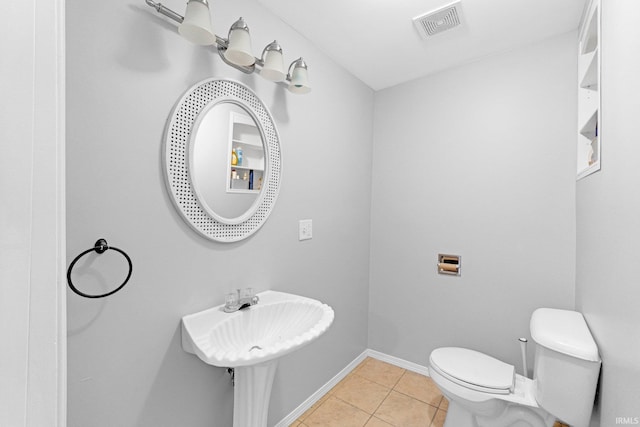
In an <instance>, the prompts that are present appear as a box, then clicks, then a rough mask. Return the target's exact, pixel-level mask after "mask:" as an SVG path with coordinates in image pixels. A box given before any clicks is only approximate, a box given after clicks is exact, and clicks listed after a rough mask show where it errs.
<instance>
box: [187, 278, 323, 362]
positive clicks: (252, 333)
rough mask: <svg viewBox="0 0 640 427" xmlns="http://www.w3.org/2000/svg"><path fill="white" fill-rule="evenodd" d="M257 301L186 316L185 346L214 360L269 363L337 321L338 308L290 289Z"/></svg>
mask: <svg viewBox="0 0 640 427" xmlns="http://www.w3.org/2000/svg"><path fill="white" fill-rule="evenodd" d="M258 296H259V297H260V302H259V303H258V304H256V305H254V306H251V307H248V308H245V309H243V310H239V311H236V312H234V313H225V312H224V311H222V307H223V306H222V305H220V306H217V307H213V308H210V309H208V310H204V311H201V312H199V313H194V314H190V315H187V316H184V317H183V318H182V348H183V349H184V350H185V351H186V352H188V353H193V354H195V355H197V356H198V357H199V358H200V359H201V360H202V361H203V362H205V363H208V364H210V365H215V366H220V367H228V368H236V367H241V366H250V365H256V364H259V363H263V362H266V361H269V360H272V359H275V358H278V357H281V356H284V355H285V354H288V353H291V352H292V351H294V350H297V349H298V348H300V347H302V346H304V345H306V344H309V343H310V342H312V341H314V340H315V339H317V338H318V337H319V336H320V335H322V334H323V333H324V332H325V331H326V330H327V329H328V328H329V326H331V323H332V322H333V318H334V313H333V309H332V308H331V307H329V306H328V305H326V304H323V303H321V302H320V301H316V300H314V299H311V298H306V297H301V296H298V295H293V294H288V293H284V292H276V291H265V292H261V293H259V294H258Z"/></svg>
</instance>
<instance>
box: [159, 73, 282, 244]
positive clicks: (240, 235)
mask: <svg viewBox="0 0 640 427" xmlns="http://www.w3.org/2000/svg"><path fill="white" fill-rule="evenodd" d="M220 102H230V103H233V104H236V105H239V106H240V107H242V108H243V109H244V110H245V111H246V112H247V113H248V114H250V115H251V117H252V118H253V120H254V121H255V123H256V124H257V125H258V128H259V131H260V134H261V136H262V141H263V145H264V150H265V163H266V164H265V169H266V170H265V178H264V180H263V184H262V189H261V190H260V193H259V195H258V197H257V198H256V200H255V202H254V203H253V205H252V206H251V207H249V209H248V210H247V211H246V212H245V213H244V214H242V215H240V216H239V217H238V218H230V219H226V218H223V217H220V216H219V215H215V213H214V212H212V211H211V209H210V208H209V207H208V206H207V204H206V203H204V201H201V200H200V199H199V197H198V192H197V191H196V189H195V188H194V184H193V181H192V179H191V177H192V174H191V171H190V159H189V156H190V151H191V150H190V146H191V143H192V140H193V138H194V136H193V135H192V134H193V131H194V129H197V124H198V122H199V116H200V114H203V113H205V112H206V111H208V110H209V109H211V108H212V104H217V103H220ZM163 153H164V159H163V163H164V172H165V178H166V184H167V189H168V191H169V194H170V195H171V198H172V200H173V203H174V204H175V206H176V208H177V209H178V211H179V212H180V213H181V214H182V217H183V218H184V219H185V221H186V222H187V223H188V224H189V225H190V226H191V227H192V228H193V229H194V230H196V231H197V232H198V233H200V234H201V235H202V236H204V237H206V238H208V239H211V240H215V241H218V242H236V241H239V240H242V239H245V238H247V237H249V236H250V235H252V234H253V233H255V232H256V231H257V230H258V229H259V228H260V227H261V226H262V225H263V224H264V222H265V221H266V220H267V218H268V217H269V214H270V213H271V210H272V209H273V206H274V204H275V202H276V199H277V197H278V192H279V190H280V179H281V168H282V165H281V163H282V159H281V153H280V138H279V136H278V131H277V129H276V126H275V122H274V121H273V118H272V116H271V113H270V112H269V110H268V109H267V107H266V106H265V105H264V104H263V103H262V101H261V100H260V98H258V96H257V95H256V94H255V93H254V92H253V91H252V90H251V89H249V88H248V87H246V86H245V85H243V84H241V83H239V82H236V81H234V80H230V79H217V78H210V79H206V80H203V81H201V82H199V83H197V84H195V85H194V86H192V87H191V88H189V89H188V90H187V91H186V92H185V93H184V95H182V97H181V98H180V100H179V101H178V103H177V104H176V106H175V108H174V109H173V111H172V113H171V116H170V118H169V121H168V122H167V127H166V129H165V136H164V150H163Z"/></svg>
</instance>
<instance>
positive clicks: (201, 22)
mask: <svg viewBox="0 0 640 427" xmlns="http://www.w3.org/2000/svg"><path fill="white" fill-rule="evenodd" d="M178 32H179V33H180V35H181V36H182V37H184V38H185V39H187V40H189V41H190V42H191V43H195V44H199V45H212V44H214V43H215V42H216V36H215V34H214V33H213V29H212V28H211V14H210V13H209V6H208V4H207V3H206V2H203V1H201V0H189V3H187V10H186V11H185V14H184V20H183V21H182V23H181V24H180V26H179V27H178Z"/></svg>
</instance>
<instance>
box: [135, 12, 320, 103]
mask: <svg viewBox="0 0 640 427" xmlns="http://www.w3.org/2000/svg"><path fill="white" fill-rule="evenodd" d="M145 2H146V3H147V5H149V6H151V7H153V8H154V9H155V10H156V12H158V13H160V14H161V15H164V16H166V17H168V18H171V19H172V20H174V21H176V22H178V23H179V24H180V25H179V26H178V33H180V35H181V36H182V37H184V38H185V39H187V40H189V41H190V42H192V43H195V44H198V45H205V46H209V45H216V46H217V50H218V54H219V55H220V58H221V59H222V60H223V61H224V62H225V63H226V64H227V65H230V66H231V67H233V68H235V69H237V70H240V71H242V72H243V73H246V74H251V73H254V72H256V71H258V72H259V74H260V75H261V76H262V77H264V78H265V79H267V80H270V81H273V82H275V83H278V84H281V85H283V86H286V87H287V88H288V89H289V91H291V92H292V93H297V94H303V93H309V92H311V86H310V84H309V76H308V68H307V64H306V63H305V62H304V61H303V59H302V58H298V59H296V60H295V61H293V62H292V63H291V65H289V70H288V72H287V73H285V71H284V59H283V54H282V47H281V46H280V45H279V44H278V42H277V41H275V40H274V41H273V42H271V43H269V44H268V45H267V46H266V47H265V48H264V50H263V51H262V57H261V58H256V57H254V56H253V53H251V37H250V35H249V27H248V26H247V24H246V22H245V21H244V19H242V18H240V19H238V20H237V21H236V22H234V24H233V25H232V26H231V28H230V29H229V34H228V37H227V38H226V39H225V38H222V37H220V36H218V35H216V34H215V33H214V32H213V29H212V27H211V14H210V12H209V3H208V2H207V0H189V1H188V2H187V9H186V11H185V16H184V17H183V16H181V15H180V14H178V13H176V12H174V11H173V10H171V9H169V8H168V7H166V6H163V5H162V4H161V3H156V2H154V1H153V0H145Z"/></svg>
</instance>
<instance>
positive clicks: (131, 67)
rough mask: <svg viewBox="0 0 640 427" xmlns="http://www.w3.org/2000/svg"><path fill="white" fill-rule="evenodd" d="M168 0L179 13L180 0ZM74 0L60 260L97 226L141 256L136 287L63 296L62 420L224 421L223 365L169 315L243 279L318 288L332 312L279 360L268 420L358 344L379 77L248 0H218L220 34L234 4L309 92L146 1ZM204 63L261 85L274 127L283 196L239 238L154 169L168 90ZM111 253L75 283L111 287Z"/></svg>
mask: <svg viewBox="0 0 640 427" xmlns="http://www.w3.org/2000/svg"><path fill="white" fill-rule="evenodd" d="M163 4H165V5H166V6H168V7H170V8H173V9H175V10H177V11H179V12H180V13H183V10H184V2H183V1H178V0H171V1H166V2H163ZM66 9H67V16H66V19H67V34H66V35H67V77H68V79H67V94H66V95H67V107H68V109H67V119H68V120H67V132H68V142H67V229H68V240H67V248H68V253H67V256H68V260H69V261H71V260H72V259H73V258H74V257H75V256H76V255H77V254H78V253H80V252H81V251H83V250H85V249H87V248H89V247H91V246H92V245H93V243H94V242H95V240H97V239H98V238H99V237H104V238H106V239H107V240H108V242H109V243H110V244H112V245H113V246H116V247H119V248H121V249H124V250H125V251H127V252H128V253H129V255H130V256H131V258H132V259H133V263H134V271H133V277H132V279H131V281H130V283H129V284H128V285H127V286H126V287H125V288H124V289H123V290H122V291H121V292H119V293H117V294H115V295H113V296H110V297H108V298H106V299H101V300H88V299H83V298H81V297H79V296H77V295H75V294H72V293H69V294H68V334H69V342H68V366H69V368H68V369H69V372H68V400H69V426H70V427H85V426H91V427H101V426H118V427H129V426H130V427H134V426H136V427H142V426H153V427H158V426H188V427H197V426H207V427H211V426H219V427H227V426H229V425H231V419H232V405H233V398H232V396H233V390H232V387H231V384H230V380H229V377H228V375H227V374H226V373H225V371H224V369H222V368H215V367H210V366H207V365H205V364H204V363H202V362H201V361H200V360H199V359H197V358H196V357H195V356H193V355H190V354H187V353H185V352H183V351H182V349H181V347H180V329H179V322H180V317H181V316H183V315H185V314H188V313H192V312H196V311H199V310H202V309H204V308H207V307H210V306H213V305H217V304H221V303H223V301H224V294H225V293H226V292H228V291H229V290H231V289H234V288H235V287H243V286H253V287H254V288H256V289H257V290H265V289H274V290H282V291H287V292H292V293H297V294H302V295H305V296H309V297H313V298H317V299H320V300H322V301H324V302H327V303H328V304H330V305H332V306H333V307H334V309H335V311H336V319H335V323H334V325H333V326H332V328H331V329H330V330H329V331H328V332H327V333H326V334H325V335H324V336H323V337H322V338H320V339H319V340H318V341H316V342H315V343H314V344H312V345H311V346H308V347H306V348H304V349H302V350H300V351H299V352H297V353H294V354H292V355H289V356H286V357H285V358H283V359H282V360H281V364H280V367H279V371H278V374H277V376H276V380H275V384H274V389H273V394H272V401H271V407H270V416H269V424H270V425H273V424H275V423H276V422H278V421H279V420H281V419H282V418H283V417H284V416H285V415H287V414H288V413H289V412H291V411H292V410H293V409H295V408H296V407H297V406H298V405H299V404H300V403H302V401H303V400H304V399H306V398H307V397H308V396H310V395H311V394H312V393H313V392H315V391H316V390H317V389H318V388H319V387H320V386H322V385H323V384H325V383H326V382H327V381H328V380H329V379H330V378H331V377H332V376H333V375H335V374H336V373H338V372H339V371H340V370H341V369H343V368H344V367H345V366H346V365H347V364H348V363H349V362H351V361H352V360H353V359H354V358H355V357H356V356H357V355H359V354H360V353H361V352H362V351H363V350H364V349H365V348H366V344H367V316H368V301H367V299H366V295H367V290H368V281H369V278H368V275H369V264H368V263H369V229H370V223H369V212H370V204H371V196H370V188H371V178H370V171H371V158H372V148H371V140H372V115H373V113H372V106H373V93H372V91H371V90H370V89H369V88H367V87H366V86H365V85H363V84H362V83H360V82H359V81H358V80H356V79H355V78H353V77H352V76H351V75H349V74H348V73H347V72H345V71H344V70H343V69H341V68H340V67H338V66H337V65H336V64H335V63H333V62H332V61H330V60H329V59H328V58H327V57H326V56H324V55H323V54H322V53H320V52H319V51H318V50H317V49H316V48H314V47H313V46H312V45H311V44H310V43H308V42H307V41H306V40H305V39H303V38H302V37H300V36H299V35H298V34H297V33H295V32H294V31H293V30H291V29H290V28H289V27H288V26H286V25H284V24H283V23H282V22H281V21H280V20H279V19H277V18H275V17H274V16H273V15H271V14H270V13H269V12H268V11H266V10H265V9H263V8H262V7H261V6H259V5H258V4H257V3H255V2H252V1H248V0H242V1H234V2H216V3H215V10H214V11H213V12H214V13H213V17H214V18H213V19H214V25H216V26H217V27H218V28H217V30H216V32H217V33H218V34H226V32H227V29H228V28H229V26H230V25H231V24H232V23H233V22H234V21H235V20H236V19H237V18H238V17H239V16H243V17H244V18H245V19H246V20H247V22H248V23H249V26H250V28H251V32H252V38H253V42H254V52H256V53H258V52H261V51H262V48H263V47H264V45H266V44H267V43H269V42H271V41H272V40H273V39H274V38H277V40H278V41H279V42H280V43H281V44H282V45H283V47H284V49H285V57H286V58H287V60H288V61H293V60H294V59H296V58H297V57H298V56H304V58H305V60H306V61H307V62H308V64H309V67H310V77H311V80H312V84H313V86H314V91H313V92H312V93H311V94H309V95H305V96H297V95H293V94H289V93H288V92H287V91H286V90H284V89H283V88H281V87H280V86H276V85H274V84H272V83H270V82H267V81H265V80H263V79H261V78H260V77H259V76H253V75H252V76H245V75H243V74H241V73H238V72H236V71H235V70H233V69H232V68H230V67H228V66H227V65H224V64H223V63H222V61H221V60H220V59H219V58H218V57H217V54H214V53H213V52H212V51H210V50H209V49H207V48H201V47H197V46H193V45H191V44H189V43H188V42H187V41H185V40H183V39H182V38H181V37H179V36H178V34H177V32H176V26H175V25H174V24H173V23H172V22H168V21H166V20H165V19H163V18H161V17H159V16H158V15H157V14H156V13H155V11H154V10H153V9H151V8H149V7H147V6H146V5H145V4H144V1H142V0H135V1H134V0H128V1H123V2H86V1H79V0H71V1H67V3H66ZM211 76H219V77H230V78H235V79H238V80H240V81H242V82H244V83H245V84H247V85H248V86H249V87H251V88H252V89H254V90H255V91H256V92H257V93H258V94H259V96H260V97H261V98H262V99H263V100H264V102H265V104H266V105H267V106H269V107H270V108H271V111H272V113H273V115H274V117H275V120H276V122H277V125H278V128H279V132H280V136H281V140H282V151H283V180H282V190H281V192H280V196H279V199H278V202H277V203H276V206H275V209H274V211H273V213H272V215H271V216H270V218H269V220H268V221H267V222H266V224H265V225H264V227H263V228H262V229H261V230H260V231H259V232H258V233H257V234H256V235H254V236H253V237H251V238H250V239H248V240H246V241H244V242H241V243H236V244H219V243H214V242H210V241H208V240H205V239H203V238H202V237H199V236H198V235H196V234H195V233H194V232H192V231H191V229H190V227H189V226H188V225H187V224H186V223H185V222H184V221H183V220H182V219H181V217H180V216H179V215H178V213H177V212H176V210H175V209H174V207H173V205H172V202H171V200H170V198H169V196H168V194H167V191H166V190H165V184H164V180H163V174H162V168H161V144H162V135H163V129H164V126H165V121H166V119H167V118H168V116H169V113H170V111H171V109H172V107H173V105H174V103H175V102H176V101H177V100H178V98H179V96H180V95H181V94H182V93H183V91H184V90H186V89H187V88H188V87H190V86H191V85H193V84H194V83H196V82H198V81H200V80H202V79H204V78H208V77H211ZM305 218H311V219H313V221H314V223H313V226H314V238H313V239H312V240H310V241H305V242H299V241H298V240H297V231H298V230H297V227H298V223H297V222H298V220H299V219H305ZM116 255H117V254H115V255H114V254H113V251H109V252H107V253H105V254H104V255H102V256H101V257H100V258H99V259H95V260H91V259H90V258H87V260H88V261H87V262H84V261H83V262H81V263H79V265H78V267H77V269H76V270H75V271H76V273H75V274H74V276H75V277H74V279H75V281H76V284H77V285H78V286H79V287H81V288H83V289H84V290H86V291H87V292H98V293H99V292H104V291H105V290H107V289H108V288H110V287H112V286H113V284H114V283H119V281H121V280H122V277H124V274H126V271H124V261H123V260H122V259H119V258H118V257H117V256H116Z"/></svg>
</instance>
